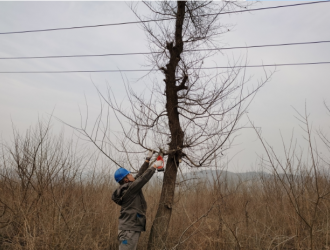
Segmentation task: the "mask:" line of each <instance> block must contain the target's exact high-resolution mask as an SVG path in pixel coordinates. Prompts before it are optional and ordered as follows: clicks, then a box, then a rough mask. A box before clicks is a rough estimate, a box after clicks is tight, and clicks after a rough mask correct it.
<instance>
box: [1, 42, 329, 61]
mask: <svg viewBox="0 0 330 250" xmlns="http://www.w3.org/2000/svg"><path fill="white" fill-rule="evenodd" d="M320 43H330V40H329V41H314V42H299V43H280V44H265V45H251V46H240V47H227V48H226V47H224V48H211V49H194V50H184V51H183V52H190V51H212V50H219V51H220V50H232V49H252V48H264V47H280V46H292V45H307V44H320ZM160 53H162V52H132V53H108V54H90V55H63V56H19V57H0V60H14V59H47V58H73V57H106V56H130V55H150V54H160Z"/></svg>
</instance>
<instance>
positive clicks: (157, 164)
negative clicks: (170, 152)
mask: <svg viewBox="0 0 330 250" xmlns="http://www.w3.org/2000/svg"><path fill="white" fill-rule="evenodd" d="M163 164H164V162H163V161H156V162H155V163H154V165H152V166H153V167H154V168H155V169H157V171H158V172H163V171H164V167H163Z"/></svg>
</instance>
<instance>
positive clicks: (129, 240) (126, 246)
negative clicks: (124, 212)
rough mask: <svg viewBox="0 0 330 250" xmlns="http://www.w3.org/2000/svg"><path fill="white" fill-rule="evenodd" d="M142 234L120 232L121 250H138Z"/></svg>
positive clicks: (126, 231)
mask: <svg viewBox="0 0 330 250" xmlns="http://www.w3.org/2000/svg"><path fill="white" fill-rule="evenodd" d="M140 234H141V232H139V231H130V230H118V239H119V250H136V247H137V244H138V241H139V237H140Z"/></svg>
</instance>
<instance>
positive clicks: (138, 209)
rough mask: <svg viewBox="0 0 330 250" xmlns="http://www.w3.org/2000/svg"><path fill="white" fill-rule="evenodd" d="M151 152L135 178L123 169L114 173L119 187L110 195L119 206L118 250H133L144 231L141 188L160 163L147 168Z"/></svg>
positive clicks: (157, 162)
mask: <svg viewBox="0 0 330 250" xmlns="http://www.w3.org/2000/svg"><path fill="white" fill-rule="evenodd" d="M152 155H153V152H152V151H149V153H148V156H147V157H146V161H145V162H144V163H143V165H142V166H141V168H140V170H139V172H138V174H137V175H136V176H135V178H134V177H133V176H132V175H131V174H130V172H129V171H128V170H126V169H124V168H120V169H118V170H117V171H116V172H115V179H116V181H117V182H118V183H119V184H120V186H119V187H118V188H117V189H116V190H115V192H114V193H113V194H112V200H113V201H114V202H115V203H117V204H118V205H119V206H121V210H120V216H119V224H118V229H119V230H118V239H119V241H120V245H119V250H135V249H136V246H137V243H138V241H139V237H140V234H141V231H145V230H146V211H147V203H146V201H145V199H144V196H143V193H142V188H143V186H144V185H145V184H146V183H147V182H148V181H149V180H150V178H151V177H152V176H153V174H154V173H155V170H156V168H158V167H160V166H161V165H162V161H156V162H155V163H154V164H153V165H152V166H150V167H149V161H150V158H151V157H152Z"/></svg>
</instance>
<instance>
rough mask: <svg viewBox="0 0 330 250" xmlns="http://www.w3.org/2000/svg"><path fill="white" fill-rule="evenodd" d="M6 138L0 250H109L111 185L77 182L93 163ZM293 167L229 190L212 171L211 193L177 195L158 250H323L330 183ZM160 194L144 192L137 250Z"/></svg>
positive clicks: (41, 139)
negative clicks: (145, 213)
mask: <svg viewBox="0 0 330 250" xmlns="http://www.w3.org/2000/svg"><path fill="white" fill-rule="evenodd" d="M15 138H16V139H15V141H14V143H13V145H11V146H10V147H7V146H3V148H2V161H1V165H0V171H1V172H0V173H1V175H0V249H118V242H117V238H116V236H117V218H118V215H119V210H120V207H119V206H117V205H116V204H115V203H113V202H112V200H111V194H112V192H113V190H114V189H115V188H116V184H115V183H114V181H113V177H112V176H111V175H110V174H108V173H105V172H103V173H99V174H95V173H94V174H91V175H90V176H88V177H87V176H84V175H83V174H82V173H83V169H82V166H91V165H92V162H91V161H88V160H86V158H84V157H81V156H79V153H78V152H77V151H75V150H74V149H73V148H72V146H70V145H65V144H64V143H63V140H62V139H61V138H60V137H59V138H53V137H51V136H49V134H48V130H47V129H46V130H43V129H42V126H40V127H39V128H37V129H36V130H35V131H34V132H33V131H32V132H29V133H28V134H27V135H26V136H25V137H21V136H19V135H17V134H16V137H15ZM301 166H304V167H301V168H299V167H298V168H294V169H296V171H299V172H295V173H290V171H289V169H285V168H284V174H278V173H277V172H276V171H274V174H273V175H269V176H260V177H258V178H255V179H254V180H250V181H245V182H235V183H233V182H229V181H226V180H225V179H223V178H218V177H220V175H221V173H222V172H221V171H219V172H218V173H217V174H215V176H214V177H215V178H214V179H215V180H214V181H213V182H212V183H210V182H208V183H207V182H205V181H204V182H203V181H201V180H199V181H198V180H195V181H190V182H183V183H182V184H181V185H178V187H177V192H176V197H175V204H174V207H173V213H172V220H171V223H170V231H169V236H168V238H167V241H166V246H167V249H311V248H313V249H328V246H329V242H328V238H329V208H330V201H329V195H328V192H330V178H329V175H325V174H321V172H320V171H319V170H318V169H316V170H317V171H315V172H314V171H308V170H313V169H314V168H315V166H314V165H313V164H312V165H307V166H306V165H301ZM91 169H92V168H91ZM291 170H292V168H291ZM303 170H305V171H303ZM285 171H287V172H285ZM85 172H86V169H85ZM90 173H93V172H90ZM285 173H286V174H285ZM160 190H161V183H159V182H154V183H150V184H148V185H147V186H146V187H145V190H144V193H145V196H146V199H147V202H148V217H147V229H148V231H147V232H146V233H143V234H142V236H141V238H140V241H139V247H138V249H146V246H147V240H148V234H149V230H150V227H151V224H152V220H153V218H154V216H155V213H156V210H157V206H158V202H159V200H158V199H159V194H160Z"/></svg>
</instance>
